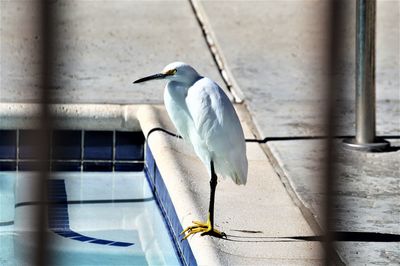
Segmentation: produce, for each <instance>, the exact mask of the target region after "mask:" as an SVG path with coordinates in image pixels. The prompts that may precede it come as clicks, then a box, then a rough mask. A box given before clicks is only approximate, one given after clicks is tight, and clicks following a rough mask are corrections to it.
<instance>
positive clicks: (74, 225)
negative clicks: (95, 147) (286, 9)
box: [0, 172, 180, 266]
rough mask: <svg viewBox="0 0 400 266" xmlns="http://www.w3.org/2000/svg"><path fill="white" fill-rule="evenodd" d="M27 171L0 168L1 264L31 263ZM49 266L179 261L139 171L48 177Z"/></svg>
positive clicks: (30, 197)
mask: <svg viewBox="0 0 400 266" xmlns="http://www.w3.org/2000/svg"><path fill="white" fill-rule="evenodd" d="M33 178H34V175H33V174H32V173H30V172H0V243H1V245H0V265H18V266H19V265H30V264H31V261H30V259H31V254H30V252H32V250H33V247H34V239H33V233H34V232H32V228H35V225H34V222H35V219H32V213H34V212H35V210H36V209H37V204H36V203H35V201H36V200H37V199H35V198H34V197H33V195H32V193H31V190H30V189H31V187H32V179H33ZM48 195H49V201H51V202H52V204H49V205H48V219H47V223H48V228H49V230H48V240H49V242H50V243H49V248H48V250H49V256H50V258H51V265H74V266H78V265H180V262H179V260H178V258H177V256H176V253H175V250H174V246H173V244H172V241H171V240H170V237H169V234H168V231H167V228H166V226H165V224H164V222H163V217H162V215H161V213H160V211H159V209H158V206H157V204H156V201H155V199H154V197H153V194H152V192H151V190H150V188H149V185H148V183H147V180H146V178H145V175H144V173H143V172H101V173H100V172H58V173H54V174H53V176H52V178H51V180H49V182H48Z"/></svg>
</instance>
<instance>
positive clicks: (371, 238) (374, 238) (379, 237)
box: [222, 230, 400, 243]
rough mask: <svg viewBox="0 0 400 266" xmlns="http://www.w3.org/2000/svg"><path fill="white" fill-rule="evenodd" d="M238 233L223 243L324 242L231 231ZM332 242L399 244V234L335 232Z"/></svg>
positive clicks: (318, 237) (318, 238) (316, 238)
mask: <svg viewBox="0 0 400 266" xmlns="http://www.w3.org/2000/svg"><path fill="white" fill-rule="evenodd" d="M231 231H235V232H240V233H241V234H240V235H239V234H234V233H233V234H226V237H225V238H222V239H223V240H225V241H231V242H248V243H261V242H304V241H305V242H315V241H317V242H322V241H325V239H326V236H325V235H314V236H279V237H274V236H265V235H259V234H263V232H262V231H252V230H231ZM331 236H332V238H331V239H333V241H341V242H400V235H399V234H387V233H377V232H352V231H335V232H332V233H331Z"/></svg>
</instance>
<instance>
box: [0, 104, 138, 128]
mask: <svg viewBox="0 0 400 266" xmlns="http://www.w3.org/2000/svg"><path fill="white" fill-rule="evenodd" d="M40 106H41V105H40V104H38V103H0V121H1V129H35V128H37V127H38V125H39V122H38V119H37V118H38V114H39V113H40ZM141 106H142V105H140V104H132V105H118V104H51V105H50V111H51V113H52V114H53V116H54V128H56V129H70V130H118V131H141V128H140V125H139V121H138V119H137V116H136V113H137V110H138V109H139V108H140V107H141Z"/></svg>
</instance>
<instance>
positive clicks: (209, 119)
mask: <svg viewBox="0 0 400 266" xmlns="http://www.w3.org/2000/svg"><path fill="white" fill-rule="evenodd" d="M171 69H176V70H177V71H176V73H175V77H174V78H170V81H169V82H168V84H167V85H166V87H165V90H164V103H165V106H166V109H167V112H168V114H169V116H170V118H171V120H172V122H173V123H174V125H175V127H176V129H177V130H178V132H179V134H180V135H181V136H182V137H183V138H184V139H185V140H187V141H189V142H190V143H191V144H192V145H193V148H194V150H195V152H196V154H197V156H198V157H199V158H200V159H201V161H202V162H203V163H204V165H205V166H206V167H207V169H208V172H209V174H211V169H210V161H211V160H213V161H214V165H215V171H216V173H217V174H219V175H221V176H224V177H230V178H232V180H233V181H234V182H235V183H236V184H238V185H242V184H243V185H244V184H246V181H247V158H246V144H245V140H244V135H243V130H242V127H241V125H240V122H239V118H238V116H237V114H236V112H235V109H234V108H233V105H232V103H231V102H230V100H229V98H228V96H226V94H225V93H224V91H223V90H222V89H221V88H220V87H219V86H218V85H217V84H216V83H215V82H214V81H212V80H210V79H209V78H206V77H201V76H200V75H198V74H197V72H196V71H195V70H194V69H193V68H192V67H191V66H189V65H187V64H184V63H179V62H175V63H171V64H169V65H168V66H166V67H165V69H164V71H163V73H167V72H168V71H170V70H171ZM182 76H184V78H183V77H182Z"/></svg>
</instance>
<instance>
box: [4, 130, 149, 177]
mask: <svg viewBox="0 0 400 266" xmlns="http://www.w3.org/2000/svg"><path fill="white" fill-rule="evenodd" d="M38 134H41V132H40V131H38V130H30V129H27V130H20V129H18V130H1V129H0V171H16V170H17V171H35V170H39V169H40V168H39V167H40V165H39V164H38V160H37V158H36V156H37V155H36V151H35V149H37V148H38V147H39V146H38V145H40V144H39V143H37V142H36V141H35V140H36V139H37V136H38ZM50 135H51V136H50V138H51V139H50V141H51V148H50V149H49V155H50V156H49V157H51V160H50V162H46V163H48V169H49V170H51V171H96V172H97V171H103V172H104V171H125V172H127V171H143V168H144V135H143V133H142V132H141V131H140V132H131V131H126V132H125V131H124V132H121V131H84V130H54V131H52V133H51V134H50Z"/></svg>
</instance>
